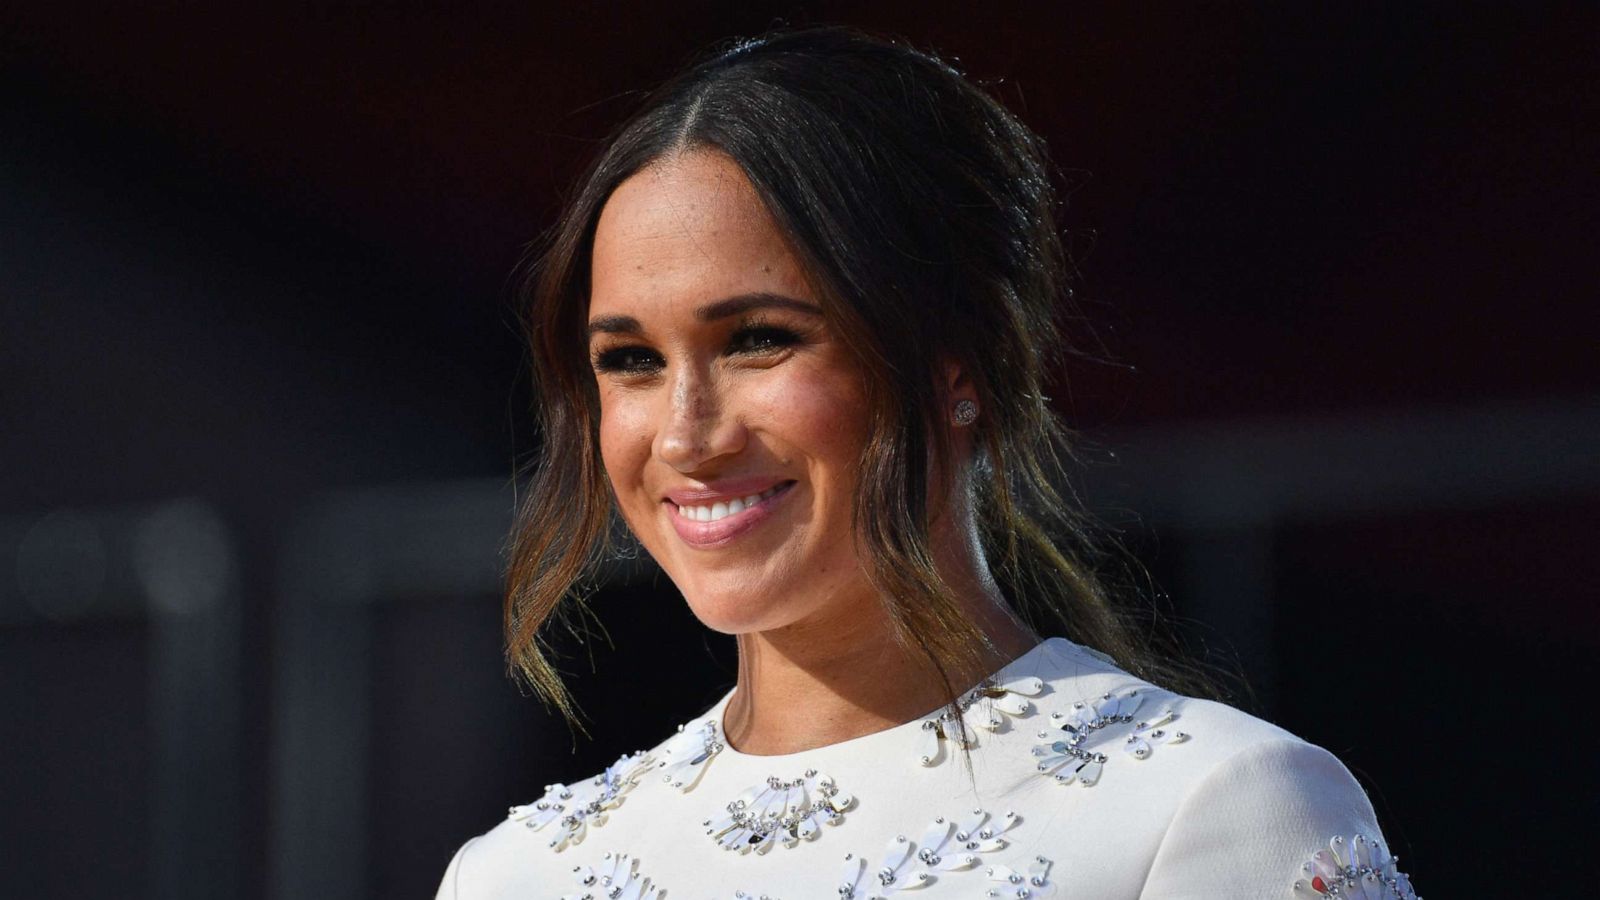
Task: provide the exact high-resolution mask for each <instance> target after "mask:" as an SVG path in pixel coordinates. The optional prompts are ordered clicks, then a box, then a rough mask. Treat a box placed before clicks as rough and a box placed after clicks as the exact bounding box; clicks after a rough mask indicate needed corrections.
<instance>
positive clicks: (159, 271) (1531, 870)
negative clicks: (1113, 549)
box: [0, 2, 1600, 900]
mask: <svg viewBox="0 0 1600 900" xmlns="http://www.w3.org/2000/svg"><path fill="white" fill-rule="evenodd" d="M232 7H233V5H230V4H215V5H211V7H210V8H209V9H200V8H192V9H185V8H182V6H181V5H178V6H171V7H167V6H162V7H160V8H144V5H136V4H102V5H100V6H97V7H79V8H73V7H72V6H71V5H58V4H44V3H36V4H31V5H27V6H11V5H8V6H4V7H0V893H3V894H4V895H5V896H8V897H44V898H69V897H70V898H76V897H86V896H91V895H102V894H109V895H113V896H121V897H140V896H143V897H152V898H180V897H241V898H250V900H266V898H272V900H280V898H281V900H288V898H303V897H313V896H315V897H320V898H357V897H379V896H383V897H424V896H431V895H432V891H433V888H434V886H435V884H436V882H437V879H438V877H439V875H440V874H441V872H442V870H443V868H444V866H445V864H446V862H447V861H448V859H449V857H450V854H451V853H452V852H453V851H454V849H455V848H456V846H457V845H458V844H459V843H460V842H461V841H463V840H464V839H465V838H467V837H468V836H469V835H471V834H476V833H478V832H481V831H483V830H485V829H487V828H489V827H491V826H493V825H494V824H495V823H496V822H497V821H498V819H499V818H500V816H501V815H503V812H502V811H503V809H504V808H505V807H506V806H507V805H509V804H510V803H512V802H525V801H528V800H531V799H533V798H535V797H536V796H537V795H538V794H539V793H540V792H541V791H542V786H543V785H544V784H545V783H547V782H551V781H557V780H560V781H566V780H571V779H574V778H577V777H579V776H581V775H585V774H588V773H590V772H592V771H594V770H595V769H596V768H598V767H599V766H601V765H603V764H604V763H605V762H608V761H609V760H611V759H613V758H615V757H616V756H617V755H618V754H620V753H622V752H624V751H631V750H634V749H637V745H639V743H640V742H641V740H642V739H643V738H644V737H645V736H647V735H652V734H662V733H664V732H665V729H667V728H668V727H670V726H671V725H672V724H674V723H676V722H679V721H681V720H683V719H684V718H686V717H688V716H690V715H692V714H694V713H696V712H698V711H699V708H700V707H701V706H702V705H703V704H705V703H708V702H710V701H711V700H713V699H715V698H716V697H717V696H719V695H720V694H721V692H722V691H723V690H725V689H726V688H727V687H728V686H729V685H730V684H731V681H732V672H731V669H730V667H729V658H730V657H729V647H728V646H727V644H726V642H725V640H723V639H712V638H710V637H707V636H706V635H705V634H704V633H703V631H702V630H701V629H699V628H698V626H696V625H695V624H694V622H693V621H692V619H691V618H690V617H689V616H688V615H687V613H686V612H685V610H684V607H683V604H682V602H681V599H680V598H678V597H677V596H676V595H675V594H673V593H672V591H671V589H670V585H668V584H666V583H665V580H664V579H661V578H659V577H658V576H654V575H653V574H652V573H651V572H650V571H649V569H648V568H647V567H646V566H642V565H636V566H633V567H631V568H623V567H619V568H618V569H617V570H616V572H615V573H614V578H613V580H612V585H611V587H609V588H608V589H607V590H606V591H604V592H603V593H602V594H601V595H600V596H599V597H598V598H597V600H596V603H595V606H596V608H597V609H598V610H599V613H600V615H601V617H602V619H603V621H604V623H605V625H606V626H607V628H608V629H609V632H610V637H611V642H610V643H609V644H608V643H606V642H603V641H600V642H594V643H592V644H591V645H589V646H587V647H579V646H577V645H575V644H569V650H572V651H574V653H573V655H572V656H571V657H570V659H569V666H568V668H569V670H570V671H571V672H572V673H573V676H574V686H575V688H576V691H577V693H578V696H579V699H580V702H581V703H582V704H583V705H584V708H585V710H586V711H587V712H588V714H589V719H590V721H589V730H590V733H591V735H592V737H591V738H581V739H577V740H574V738H573V737H572V735H571V734H570V733H569V732H568V730H567V728H566V727H565V726H564V725H562V724H561V723H560V722H559V721H557V720H556V719H554V718H552V717H551V716H550V715H548V714H547V713H546V712H545V711H544V710H543V709H542V708H541V707H540V706H539V704H538V703H537V702H536V701H535V700H533V699H531V698H529V697H525V696H522V695H521V694H520V693H519V692H518V690H517V689H516V688H515V687H514V686H513V685H512V684H511V683H510V682H508V681H507V680H506V678H505V677H504V673H503V663H502V661H501V655H500V641H499V634H498V599H497V596H496V593H495V591H496V586H497V583H498V573H499V566H500V557H499V555H498V554H499V548H500V545H501V541H502V539H503V536H504V533H505V530H506V526H507V524H508V522H509V518H510V510H511V507H512V473H513V471H514V470H515V468H516V466H518V465H519V464H524V463H526V462H527V461H528V460H530V459H532V458H533V457H534V456H535V455H536V454H537V453H538V452H540V449H541V448H539V447H538V446H537V443H536V442H535V441H534V440H533V438H532V437H531V426H530V417H529V415H528V412H527V407H526V403H527V393H528V392H527V383H526V377H525V376H524V375H523V373H522V365H523V358H522V351H521V348H520V347H519V344H518V338H517V335H516V332H515V326H514V314H513V311H512V305H511V290H510V273H511V272H512V270H513V268H514V267H515V266H516V264H517V262H518V260H519V257H520V255H521V253H522V248H523V247H524V245H525V243H526V242H528V241H529V240H530V239H532V238H533V237H535V236H536V235H537V234H538V233H540V232H541V231H542V230H543V229H545V228H546V227H547V226H548V225H549V224H550V223H551V221H552V219H553V216H554V215H555V212H556V210H557V209H558V207H559V203H560V200H561V198H562V196H563V194H564V192H565V191H566V190H567V189H568V186H569V185H570V183H571V180H572V179H573V178H574V176H575V175H576V174H577V173H578V172H579V171H580V168H581V166H582V165H583V164H584V163H585V161H587V159H588V158H589V157H590V156H591V155H592V154H593V153H594V152H595V150H596V148H597V146H598V142H599V140H600V139H601V138H602V137H603V135H604V134H605V133H606V131H607V130H608V129H609V128H610V127H612V126H613V125H614V124H615V123H617V122H618V121H619V120H620V119H621V118H622V117H623V116H624V115H626V113H627V112H628V111H629V110H630V109H631V108H632V104H633V103H634V101H635V100H636V98H637V97H638V94H639V92H640V91H641V90H642V89H645V88H648V87H650V86H652V85H654V84H655V83H657V82H658V81H659V80H661V79H662V78H663V77H665V76H666V75H667V74H668V73H670V72H671V71H673V70H674V69H675V68H676V66H677V65H678V64H679V63H680V62H681V61H682V60H683V59H684V58H685V57H686V56H687V55H688V54H691V53H692V52H694V51H696V50H699V49H701V48H704V47H705V46H707V45H708V44H711V43H713V42H715V41H717V40H719V39H722V38H726V37H729V36H733V35H738V34H750V33H754V32H758V31H760V30H762V29H764V28H766V27H768V26H769V25H772V24H775V23H778V22H787V23H790V24H811V23H822V22H837V21H843V22H848V23H852V24H857V25H860V26H863V27H867V28H870V29H874V30H879V31H883V32H888V33H894V34H900V35H904V36H906V37H908V38H910V39H911V40H913V41H914V42H915V43H917V44H919V45H921V46H924V47H928V48H931V49H935V50H938V51H941V52H943V53H945V54H947V55H952V56H954V57H956V58H958V60H959V63H960V65H961V66H962V67H963V68H964V69H965V70H966V71H967V72H969V73H970V74H971V75H972V76H974V77H976V78H978V79H981V80H983V81H985V82H986V83H988V84H990V85H991V87H992V89H993V91H994V92H995V93H996V94H997V95H998V96H999V97H1001V98H1002V99H1003V100H1004V101H1005V102H1006V103H1007V104H1008V105H1010V106H1011V107H1012V108H1013V109H1015V110H1016V111H1018V112H1019V113H1020V114H1021V115H1022V117H1023V118H1024V119H1025V120H1026V121H1028V122H1029V123H1030V124H1031V125H1032V126H1033V127H1035V128H1036V129H1037V130H1039V131H1040V132H1042V133H1043V134H1044V135H1045V136H1046V137H1047V139H1048V140H1049V142H1050V145H1051V147H1052V148H1053V152H1054V154H1055V158H1056V160H1057V162H1058V163H1059V165H1060V166H1061V167H1062V169H1063V173H1064V179H1065V181H1066V182H1067V183H1069V184H1071V185H1074V186H1075V189H1074V190H1073V191H1072V192H1071V194H1070V199H1069V201H1068V205H1067V211H1066V217H1065V218H1066V221H1067V224H1068V226H1069V227H1070V229H1071V243H1072V246H1073V248H1074V252H1075V255H1076V257H1077V260H1078V264H1079V268H1080V269H1081V272H1082V279H1081V281H1080V283H1079V285H1078V288H1079V294H1080V301H1081V305H1082V311H1083V313H1084V316H1085V319H1086V322H1085V323H1084V324H1083V325H1082V326H1081V327H1082V329H1083V331H1082V332H1081V333H1080V335H1079V336H1080V338H1081V339H1082V342H1083V343H1084V344H1085V345H1086V346H1099V347H1102V348H1103V351H1104V352H1103V353H1099V354H1098V355H1100V356H1102V357H1104V358H1107V359H1109V360H1111V362H1095V361H1093V360H1090V359H1081V360H1078V361H1076V362H1074V363H1073V364H1072V365H1071V367H1070V370H1069V371H1067V372H1064V373H1063V382H1064V385H1063V388H1062V390H1060V391H1058V399H1059V400H1060V403H1061V408H1062V411H1063V412H1064V413H1065V414H1066V415H1067V416H1068V417H1069V419H1070V420H1071V422H1072V424H1073V425H1074V426H1075V427H1077V428H1079V429H1080V430H1082V431H1083V432H1084V433H1085V435H1086V437H1087V438H1089V439H1090V441H1091V442H1092V444H1093V445H1094V446H1095V447H1097V448H1099V449H1098V450H1096V451H1095V452H1094V453H1092V454H1091V456H1092V457H1093V458H1094V459H1097V460H1099V462H1098V463H1097V464H1095V465H1093V466H1091V467H1090V469H1089V470H1088V471H1087V472H1085V473H1084V474H1083V486H1084V488H1085V490H1086V492H1087V495H1088V496H1089V497H1090V498H1091V500H1092V502H1093V503H1094V504H1095V505H1096V507H1097V508H1098V509H1100V510H1101V511H1102V512H1104V514H1105V515H1106V516H1107V517H1108V518H1109V519H1110V520H1112V521H1114V522H1116V523H1117V524H1118V525H1120V526H1121V527H1122V528H1124V529H1125V532H1126V537H1127V540H1128V542H1129V543H1130V545H1131V546H1133V547H1134V548H1136V550H1137V551H1138V552H1139V553H1140V554H1141V555H1142V556H1143V558H1144V561H1145V563H1146V564H1147V565H1148V566H1149V567H1150V569H1151V571H1152V572H1153V573H1154V575H1155V577H1156V579H1157V581H1158V582H1159V584H1160V586H1161V587H1162V588H1163V589H1164V590H1165V591H1166V592H1167V593H1168V594H1169V595H1170V603H1171V605H1172V606H1173V608H1174V609H1175V611H1176V613H1177V615H1178V616H1179V617H1181V620H1182V621H1183V622H1184V623H1186V624H1185V628H1186V629H1187V631H1188V633H1189V635H1190V637H1191V639H1192V640H1193V641H1195V642H1196V645H1197V646H1200V647H1204V648H1209V649H1208V650H1207V651H1206V652H1213V653H1216V654H1218V655H1219V658H1222V659H1229V658H1232V659H1237V661H1238V665H1239V666H1240V667H1241V668H1242V669H1243V670H1244V671H1245V672H1246V674H1247V675H1249V677H1250V678H1251V680H1252V682H1253V684H1254V686H1255V688H1256V690H1257V694H1258V697H1257V700H1256V704H1257V705H1256V706H1255V709H1256V710H1257V711H1258V712H1261V713H1262V714H1264V715H1267V716H1269V717H1271V718H1273V719H1275V720H1276V721H1278V722H1280V723H1282V724H1283V725H1285V726H1286V727H1288V728H1290V729H1291V730H1293V731H1296V732H1298V733H1300V734H1302V735H1304V736H1305V737H1307V738H1309V739H1311V740H1313V741H1316V742H1318V743H1321V744H1323V745H1325V746H1327V747H1329V748H1330V749H1332V750H1334V751H1335V752H1336V753H1338V754H1339V755H1340V756H1341V757H1342V758H1343V759H1345V760H1346V761H1347V762H1348V764H1349V765H1350V766H1351V767H1352V768H1353V769H1354V770H1356V771H1357V773H1358V774H1359V775H1360V776H1361V777H1362V778H1363V780H1364V781H1365V782H1366V783H1367V784H1368V785H1369V788H1370V790H1371V791H1372V796H1373V800H1374V803H1375V804H1376V806H1377V808H1378V811H1379V814H1380V817H1381V821H1382V823H1383V825H1384V827H1385V829H1386V831H1387V833H1388V836H1389V838H1390V841H1391V844H1392V845H1393V846H1394V848H1395V849H1396V851H1397V852H1398V853H1399V854H1400V856H1401V857H1402V858H1403V859H1404V860H1405V864H1404V866H1403V868H1406V869H1408V870H1409V871H1410V872H1411V873H1412V875H1413V877H1414V878H1415V880H1416V882H1417V884H1418V885H1419V886H1420V887H1421V889H1422V890H1423V892H1424V894H1425V895H1429V896H1435V895H1437V896H1451V895H1455V896H1487V895H1489V894H1491V893H1492V894H1495V895H1499V894H1501V893H1504V892H1506V891H1507V890H1510V889H1513V888H1515V889H1519V890H1520V892H1521V893H1523V894H1526V895H1537V894H1540V893H1555V892H1556V890H1557V889H1558V888H1560V889H1563V892H1566V891H1568V890H1571V889H1572V888H1573V887H1574V884H1575V882H1574V879H1576V878H1577V869H1578V866H1577V865H1575V864H1574V863H1575V862H1576V860H1577V859H1578V858H1579V856H1578V854H1579V853H1582V852H1585V851H1586V850H1587V843H1588V840H1587V839H1588V836H1589V835H1590V834H1591V833H1592V830H1593V825H1592V823H1593V822H1594V820H1595V815H1596V813H1597V812H1600V808H1597V807H1600V805H1597V803H1596V798H1597V796H1600V792H1597V790H1596V788H1597V781H1600V779H1597V778H1596V775H1595V771H1594V766H1593V763H1592V762H1591V761H1590V759H1589V757H1590V755H1591V753H1590V751H1589V749H1588V745H1587V743H1586V740H1585V739H1583V738H1582V737H1581V735H1582V733H1583V731H1582V729H1583V728H1584V725H1585V723H1586V721H1587V714H1585V713H1583V712H1582V707H1581V706H1580V705H1578V699H1579V698H1578V695H1577V687H1578V685H1579V684H1580V683H1591V682H1592V680H1593V678H1592V673H1593V670H1594V666H1593V663H1592V661H1593V659H1594V657H1595V655H1596V654H1597V653H1600V628H1597V625H1600V613H1597V612H1596V610H1597V606H1600V589H1597V588H1596V584H1597V583H1600V552H1597V551H1600V545H1597V535H1600V460H1597V452H1600V362H1597V357H1600V352H1597V351H1600V340H1597V336H1600V332H1597V330H1596V328H1595V325H1596V319H1597V317H1596V315H1595V304H1596V299H1597V298H1596V293H1597V292H1596V288H1597V286H1600V278H1597V274H1600V273H1597V262H1596V258H1597V256H1600V254H1597V253H1596V235H1597V228H1596V225H1597V221H1596V219H1597V210H1600V202H1597V201H1600V190H1597V188H1600V177H1597V174H1596V158H1597V157H1596V150H1597V142H1596V140H1595V138H1596V123H1597V122H1600V103H1597V99H1596V84H1597V83H1600V81H1597V76H1600V65H1597V56H1596V36H1597V35H1600V28H1597V25H1600V16H1597V15H1596V10H1597V7H1596V6H1595V5H1594V4H1583V5H1573V6H1569V7H1559V6H1545V5H1528V4H1503V5H1481V6H1480V5H1476V4H1456V3H1451V4H1434V5H1423V6H1419V5H1412V4H1365V3H1362V4H1321V5H1317V6H1311V5H1309V4H1282V5H1280V4H1251V3H1240V4H1190V3H1185V4H1177V3H1169V4H1156V5H1133V4H1118V3H1092V4H1091V3H1071V4H1055V5H1040V6H1010V5H1006V4H987V5H982V6H981V8H979V7H978V6H975V5H972V4H949V5H942V6H939V5H934V6H930V5H929V4H927V3H892V2H884V3H866V4H835V3H820V2H817V3H785V4H762V3H740V4H726V3H721V4H719V3H697V2H687V3H676V4H650V5H640V6H637V7H628V6H622V5H604V4H563V5H561V6H560V7H559V8H556V7H554V6H551V7H543V6H539V5H536V4H520V5H517V6H516V8H509V7H508V8H493V7H492V6H490V5H484V6H481V7H479V8H476V9H466V10H463V9H454V10H451V11H448V12H444V11H421V10H415V9H405V8H399V7H390V8H384V9H365V10H350V9H344V10H328V9H325V10H319V11H314V12H313V11H305V10H301V11H297V12H284V11H272V12H258V13H252V12H247V11H241V10H239V9H235V8H232ZM1091 326H1092V330H1093V337H1092V338H1091V337H1089V336H1088V331H1089V329H1090V327H1091ZM1130 511H1131V513H1130ZM591 654H592V657H593V661H594V664H595V667H596V669H597V671H598V674H594V673H593V672H592V671H591V669H590V667H589V660H588V658H587V657H588V656H589V655H591ZM1586 672H1588V673H1591V674H1590V675H1585V674H1584V673H1586ZM652 740H653V739H652ZM1296 862H1297V861H1294V860H1285V865H1286V867H1292V866H1293V865H1294V864H1295V863H1296ZM1285 871H1286V881H1285V890H1286V892H1287V886H1288V881H1287V879H1288V878H1289V877H1290V874H1292V868H1286V870H1285ZM1578 883H1581V882H1578Z"/></svg>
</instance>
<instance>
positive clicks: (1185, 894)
mask: <svg viewBox="0 0 1600 900" xmlns="http://www.w3.org/2000/svg"><path fill="white" fill-rule="evenodd" d="M729 696H731V692H730V695H729ZM727 702H728V697H726V696H725V697H723V699H722V700H721V701H720V702H718V703H717V704H716V705H715V706H714V707H712V708H711V709H710V710H708V711H707V712H706V713H705V714H703V715H701V716H700V717H698V718H696V719H693V720H691V721H690V722H688V723H686V724H685V725H684V726H683V728H682V729H681V730H680V731H679V732H678V733H677V734H675V735H672V736H671V737H669V738H668V739H667V740H665V741H663V742H662V743H660V744H658V745H657V746H656V747H654V748H652V749H650V750H646V751H643V752H641V753H638V754H634V755H631V756H626V757H623V758H622V759H620V760H618V761H617V763H616V764H614V765H613V766H611V767H610V768H609V769H607V771H606V772H604V773H601V774H600V775H598V776H596V777H595V778H593V779H589V780H586V781H580V782H575V783H573V784H571V785H552V786H551V788H550V789H549V791H548V792H547V793H546V794H545V796H544V797H542V798H540V799H538V800H536V801H535V802H533V803H529V804H527V805H524V806H517V807H513V808H512V809H511V812H510V815H509V816H508V817H507V819H506V820H505V821H503V822H501V823H500V824H499V825H498V826H496V827H495V828H493V829H491V830H490V831H488V832H487V833H485V834H483V835H480V836H478V837H475V838H473V839H471V840H469V841H467V843H466V844H465V845H464V846H462V847H461V849H460V850H459V851H458V852H457V853H456V855H455V858H454V859H453V860H451V862H450V866H449V868H448V869H447V870H446V871H445V874H444V879H443V881H442V883H441V884H440V886H439V892H438V897H439V900H541V898H566V897H572V898H585V897H589V898H596V900H599V898H613V900H645V898H648V900H711V898H723V900H731V898H737V897H749V898H752V900H755V898H762V897H765V898H770V900H802V898H835V900H837V898H847V900H867V898H873V897H889V896H892V895H895V894H898V893H902V892H909V895H908V900H909V897H912V896H914V897H918V898H926V900H950V898H978V897H1013V898H1042V897H1049V898H1061V900H1065V898H1083V900H1122V898H1127V900H1133V898H1140V897H1144V898H1190V897H1192V898H1201V897H1204V898H1217V900H1223V898H1226V900H1238V898H1255V897H1264V898H1265V897H1280V898H1285V897H1286V898H1294V897H1300V898H1305V900H1313V898H1317V897H1353V898H1371V900H1380V898H1383V900H1389V898H1401V900H1410V898H1413V897H1414V896H1415V895H1414V894H1413V892H1412V889H1411V885H1410V883H1409V882H1408V880H1407V879H1406V876H1405V875H1404V874H1402V873H1401V872H1400V871H1399V870H1398V869H1396V867H1395V860H1394V858H1393V857H1392V855H1391V854H1390V853H1389V851H1388V849H1387V845H1386V844H1385V843H1384V841H1383V838H1382V835H1381V833H1380V832H1379V830H1378V826H1377V823H1376V821H1375V819H1374V815H1373V811H1372V806H1371V804H1370V803H1369V802H1368V801H1367V797H1366V794H1365V793H1364V792H1363V791H1362V789H1361V787H1360V785H1358V784H1357V783H1356V781H1355V779H1354V778H1352V777H1351V775H1350V773H1349V771H1348V770H1346V769H1345V767H1344V766H1343V765H1341V764H1340V762H1339V761H1338V760H1337V759H1335V758H1334V757H1333V756H1332V755H1331V754H1329V753H1328V752H1327V751H1326V750H1323V749H1321V748H1320V747H1316V746H1314V745H1312V744H1308V743H1306V742H1305V741H1303V740H1301V739H1299V738H1297V737H1295V736H1294V735H1292V734H1289V733H1288V732H1286V731H1284V730H1283V729H1281V728H1278V727H1276V726H1274V725H1271V724H1269V723H1267V722H1264V721H1262V720H1260V719H1257V718H1255V717H1253V716H1250V715H1247V714H1245V713H1243V712H1240V711H1238V710H1236V709H1233V708H1232V707H1229V706H1225V705H1222V704H1219V703H1214V702H1210V701H1206V700H1197V699H1193V698H1188V697H1183V696H1179V695H1176V694H1173V693H1171V692H1168V691H1163V690H1160V689H1158V688H1155V687H1152V686H1151V685H1149V684H1147V683H1145V682H1143V681H1140V680H1139V679H1137V678H1135V677H1134V676H1132V675H1129V674H1128V673H1126V672H1123V671H1122V670H1120V669H1118V668H1117V667H1116V666H1115V665H1114V664H1113V663H1112V662H1111V661H1110V660H1109V659H1108V658H1106V657H1105V656H1104V655H1102V654H1099V653H1097V652H1095V651H1092V650H1090V649H1088V648H1085V647H1082V646H1079V645H1077V644H1074V643H1072V642H1071V641H1067V640H1065V639H1062V638H1051V639H1049V640H1046V641H1044V642H1043V643H1041V644H1039V645H1038V646H1037V647H1035V648H1034V649H1032V650H1030V651H1029V652H1028V653H1026V654H1024V655H1023V656H1021V657H1020V658H1018V659H1016V660H1015V661H1013V662H1012V663H1010V664H1009V665H1007V666H1006V667H1005V668H1003V669H1001V670H1000V671H999V672H997V673H995V674H994V675H993V676H992V677H990V678H989V679H986V680H985V681H984V682H983V683H981V684H980V685H978V686H977V687H976V688H974V689H973V690H972V691H970V692H969V693H968V694H966V695H965V696H964V697H963V698H962V701H961V706H962V707H963V709H964V710H965V711H964V713H963V718H964V719H965V721H966V723H967V726H968V727H967V733H968V734H969V735H970V741H971V746H970V752H971V761H972V770H971V771H970V772H969V771H968V769H967V768H966V766H965V765H964V764H963V762H962V759H961V753H960V748H959V747H958V746H956V745H955V741H956V740H958V739H959V735H960V733H961V731H960V729H958V728H956V727H955V723H954V722H953V721H952V720H950V719H948V718H945V716H947V715H948V714H947V713H945V712H943V711H939V712H935V713H932V714H930V715H929V716H928V717H926V718H924V719H918V720H915V721H912V722H907V723H906V724H904V725H900V726H897V727H894V728H890V729H888V730H886V731H881V732H878V733H876V734H870V735H866V736H864V737H859V738H855V739H853V740H848V741H843V742H841V743H838V744H832V745H829V746H826V747H818V748H816V749H814V750H807V751H804V752H801V753H794V754H789V755H785V756H750V755H746V754H743V753H740V752H739V751H737V750H735V749H734V748H732V747H730V746H728V745H727V744H726V742H725V741H723V740H722V737H721V731H720V726H721V721H722V711H723V707H724V706H725V705H726V704H727Z"/></svg>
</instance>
